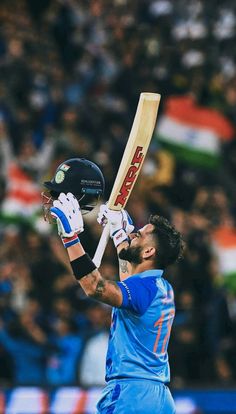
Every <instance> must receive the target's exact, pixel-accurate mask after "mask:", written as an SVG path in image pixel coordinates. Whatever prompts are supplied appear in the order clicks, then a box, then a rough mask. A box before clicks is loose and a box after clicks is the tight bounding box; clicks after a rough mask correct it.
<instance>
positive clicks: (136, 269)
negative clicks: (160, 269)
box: [131, 260, 156, 275]
mask: <svg viewBox="0 0 236 414" xmlns="http://www.w3.org/2000/svg"><path fill="white" fill-rule="evenodd" d="M152 269H156V268H155V266H154V264H153V262H151V261H150V260H147V261H145V262H142V263H139V264H138V265H137V264H134V263H131V274H132V275H134V274H136V273H142V272H145V271H146V270H152Z"/></svg>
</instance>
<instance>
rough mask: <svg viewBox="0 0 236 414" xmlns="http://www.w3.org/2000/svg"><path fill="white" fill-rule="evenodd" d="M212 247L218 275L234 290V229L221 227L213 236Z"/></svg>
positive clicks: (235, 265) (235, 284) (235, 235)
mask: <svg viewBox="0 0 236 414" xmlns="http://www.w3.org/2000/svg"><path fill="white" fill-rule="evenodd" d="M213 247H214V251H215V254H216V256H217V257H218V263H219V270H220V273H221V274H222V275H223V276H225V281H226V284H228V285H229V286H231V287H232V288H233V289H235V290H236V229H235V228H228V227H221V228H219V229H218V230H216V231H215V232H214V234H213Z"/></svg>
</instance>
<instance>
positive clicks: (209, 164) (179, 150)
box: [156, 134, 221, 169]
mask: <svg viewBox="0 0 236 414" xmlns="http://www.w3.org/2000/svg"><path fill="white" fill-rule="evenodd" d="M156 139H157V141H158V143H160V144H161V147H162V148H164V149H166V150H168V151H170V152H172V153H173V154H174V156H175V157H176V159H178V160H181V161H185V162H188V163H190V164H195V165H198V166H200V167H204V168H212V169H216V168H218V167H219V166H220V163H221V158H220V156H219V155H215V154H214V155H213V154H210V153H207V152H202V151H199V150H196V149H192V148H189V147H186V146H185V145H180V144H178V145H175V144H173V142H171V143H169V142H167V141H166V138H165V137H163V136H161V135H159V134H156Z"/></svg>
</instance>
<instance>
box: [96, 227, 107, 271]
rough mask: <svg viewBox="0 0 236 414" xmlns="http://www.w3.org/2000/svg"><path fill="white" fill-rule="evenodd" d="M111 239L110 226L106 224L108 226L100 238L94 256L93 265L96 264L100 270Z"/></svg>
mask: <svg viewBox="0 0 236 414" xmlns="http://www.w3.org/2000/svg"><path fill="white" fill-rule="evenodd" d="M109 237H110V231H109V225H108V224H106V226H105V227H104V229H103V232H102V235H101V237H100V240H99V243H98V246H97V249H96V252H95V254H94V256H93V263H94V264H95V266H96V267H97V268H99V267H100V265H101V261H102V258H103V255H104V251H105V248H106V245H107V243H108V240H109Z"/></svg>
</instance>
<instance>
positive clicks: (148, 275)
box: [106, 270, 175, 383]
mask: <svg viewBox="0 0 236 414" xmlns="http://www.w3.org/2000/svg"><path fill="white" fill-rule="evenodd" d="M162 274H163V271H162V270H147V271H145V272H142V273H138V274H136V275H133V276H131V277H129V278H127V279H126V280H124V281H122V282H118V285H119V287H120V289H121V291H122V295H123V302H122V305H121V307H119V308H113V311H112V324H111V331H110V339H109V344H108V351H107V363H106V381H109V380H111V379H119V378H140V379H149V380H150V379H152V380H156V381H160V382H163V383H167V382H169V381H170V368H169V362H168V353H167V347H168V342H169V337H170V332H171V326H172V322H173V319H174V315H175V305H174V292H173V289H172V287H171V285H170V283H169V282H167V280H165V279H164V278H163V277H162Z"/></svg>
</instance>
